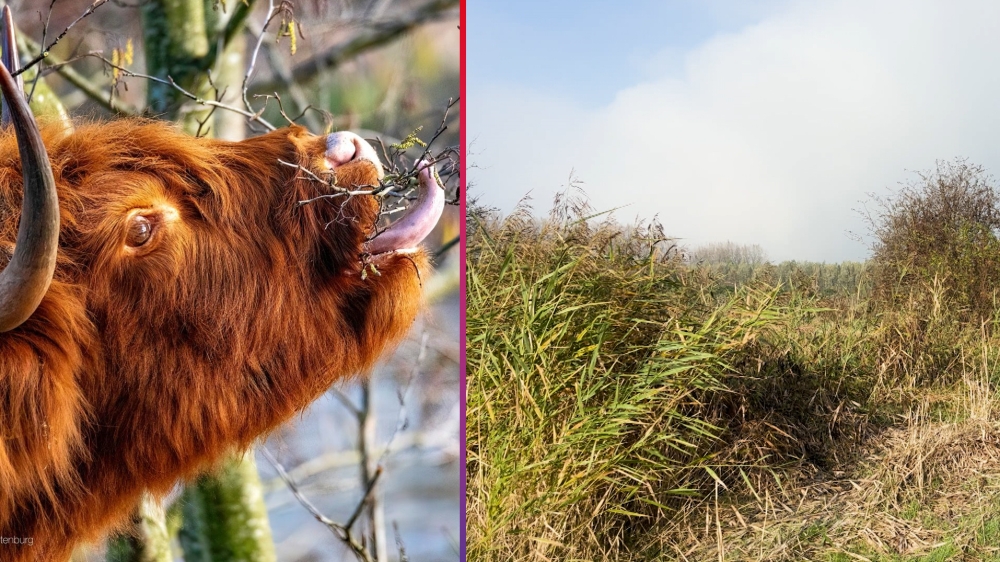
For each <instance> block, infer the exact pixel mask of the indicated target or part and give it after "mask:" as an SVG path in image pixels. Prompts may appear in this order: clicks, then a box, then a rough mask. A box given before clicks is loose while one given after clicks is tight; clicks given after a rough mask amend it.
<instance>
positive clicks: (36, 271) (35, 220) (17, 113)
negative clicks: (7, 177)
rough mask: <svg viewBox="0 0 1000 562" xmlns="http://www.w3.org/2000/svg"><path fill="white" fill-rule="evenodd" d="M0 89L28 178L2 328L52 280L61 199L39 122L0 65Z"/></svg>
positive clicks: (0, 313) (28, 308)
mask: <svg viewBox="0 0 1000 562" xmlns="http://www.w3.org/2000/svg"><path fill="white" fill-rule="evenodd" d="M0 94H2V95H3V101H4V106H5V108H6V109H8V110H9V112H10V118H11V123H12V124H13V125H14V133H15V134H16V135H17V147H18V150H19V151H20V153H21V175H22V176H23V177H24V203H23V204H22V206H21V222H20V224H19V225H18V227H17V246H16V247H15V249H14V256H13V257H12V258H11V259H10V263H8V264H7V267H6V268H5V269H4V270H3V271H2V272H0V332H7V331H9V330H13V329H14V328H16V327H18V326H20V325H21V324H22V323H23V322H24V321H25V320H27V319H28V317H30V316H31V314H32V313H33V312H35V309H36V308H38V305H39V303H41V302H42V297H44V296H45V292H46V291H47V290H48V288H49V284H50V283H51V282H52V275H53V273H54V272H55V269H56V250H57V249H58V246H59V199H58V197H57V196H56V182H55V178H53V177H52V167H51V166H50V165H49V157H48V154H46V152H45V145H43V144H42V136H41V134H40V133H39V132H38V125H36V124H35V118H34V117H33V116H32V114H31V109H29V108H28V103H27V102H26V101H24V96H23V95H22V94H21V91H20V90H18V88H17V83H16V81H15V80H14V78H12V77H11V75H10V72H8V71H7V68H6V67H3V65H0Z"/></svg>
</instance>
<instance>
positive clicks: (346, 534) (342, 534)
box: [260, 447, 374, 562]
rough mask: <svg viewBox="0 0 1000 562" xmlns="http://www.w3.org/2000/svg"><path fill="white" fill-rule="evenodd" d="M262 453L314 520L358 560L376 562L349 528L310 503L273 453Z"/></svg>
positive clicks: (264, 450) (261, 449) (262, 448)
mask: <svg viewBox="0 0 1000 562" xmlns="http://www.w3.org/2000/svg"><path fill="white" fill-rule="evenodd" d="M260 453H261V454H262V455H264V458H265V459H267V462H269V463H271V466H273V467H274V470H276V471H277V472H278V476H280V477H281V479H282V480H284V481H285V484H286V485H287V486H288V489H289V490H291V491H292V495H294V496H295V499H297V500H299V503H300V504H302V506H303V507H305V508H306V510H307V511H309V513H310V514H312V516H313V518H315V519H316V520H317V521H319V522H320V523H322V524H323V525H325V526H326V527H327V528H328V529H330V530H331V531H333V533H334V534H335V535H336V536H337V537H338V538H340V540H342V541H344V542H345V543H346V544H347V545H348V547H350V549H351V551H352V552H354V555H355V556H357V557H358V559H360V560H363V561H364V562H374V561H373V560H372V557H371V555H370V554H369V553H368V550H367V549H366V548H365V547H364V545H362V544H361V543H359V542H358V541H357V539H355V538H354V537H353V536H352V535H351V531H350V529H349V528H347V527H345V526H344V525H341V524H340V523H337V522H336V521H334V520H333V519H330V518H329V517H327V516H326V515H323V513H322V512H321V511H320V510H319V509H317V508H316V506H315V505H313V503H312V502H311V501H309V498H307V497H305V496H304V495H303V494H302V492H300V491H299V487H298V485H297V484H296V483H295V481H294V480H292V479H291V477H289V476H288V473H287V472H286V471H285V467H284V466H282V465H281V463H279V462H278V459H276V458H275V457H274V455H273V454H272V453H271V451H270V450H268V448H267V447H261V448H260ZM366 497H367V496H366ZM361 503H362V504H364V500H362V501H361Z"/></svg>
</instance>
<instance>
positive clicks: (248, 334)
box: [0, 68, 444, 560]
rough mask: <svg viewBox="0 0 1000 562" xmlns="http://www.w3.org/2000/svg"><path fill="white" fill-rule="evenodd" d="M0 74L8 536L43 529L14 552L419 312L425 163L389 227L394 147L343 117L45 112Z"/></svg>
mask: <svg viewBox="0 0 1000 562" xmlns="http://www.w3.org/2000/svg"><path fill="white" fill-rule="evenodd" d="M0 91H2V94H3V99H4V100H5V102H6V106H7V108H8V109H9V119H10V122H11V125H10V126H8V127H6V128H5V129H3V130H2V131H0V246H2V248H3V249H4V250H6V252H5V253H4V252H0V266H4V269H3V271H2V273H0V332H2V333H0V436H2V439H0V536H30V537H34V545H33V547H32V550H31V551H30V552H29V551H28V550H27V549H25V550H23V551H17V550H11V549H7V550H5V551H4V554H5V555H10V553H12V552H14V553H15V554H16V553H17V552H21V554H16V555H18V556H23V558H22V559H24V560H30V559H34V558H32V557H38V559H49V558H53V559H55V558H58V557H61V556H66V555H67V554H68V551H69V550H68V549H70V548H72V545H73V544H74V543H76V542H77V541H79V540H93V539H95V538H98V537H99V536H100V534H101V533H103V532H105V531H106V530H107V528H108V527H109V526H112V525H114V524H116V523H117V522H119V521H121V519H122V518H123V517H124V516H126V515H127V514H128V512H129V510H130V509H131V508H132V506H133V505H134V504H135V502H136V500H137V498H138V497H139V496H140V494H141V493H142V492H143V491H144V490H149V491H151V492H152V493H154V494H163V493H165V492H166V491H168V490H169V489H170V487H171V486H172V485H173V484H174V483H175V482H176V481H177V479H178V478H185V477H190V476H193V475H194V474H196V473H197V472H198V471H200V470H203V469H204V468H205V467H206V466H207V465H209V464H210V463H211V462H212V461H213V460H216V459H218V458H219V457H220V456H221V455H223V454H224V453H227V452H230V451H233V450H237V449H240V448H245V447H247V446H248V445H249V444H250V443H251V442H252V441H253V440H254V439H256V438H257V437H259V436H260V435H262V434H263V433H266V432H267V431H269V430H271V429H273V428H274V427H276V426H277V425H278V424H280V423H281V422H283V421H284V420H286V419H288V418H289V417H290V416H292V415H293V414H294V413H296V412H298V411H300V410H301V409H303V408H304V407H305V406H306V405H308V404H309V403H310V402H311V401H312V400H314V399H315V398H316V397H317V396H318V395H319V394H321V393H322V392H324V390H326V389H327V388H328V387H329V386H330V385H331V384H332V383H333V382H334V381H336V380H338V379H340V378H343V377H347V376H351V375H352V374H355V373H361V372H364V371H365V370H366V369H369V368H370V367H371V365H372V364H373V362H374V361H376V359H377V358H378V357H379V356H380V355H381V354H382V353H383V352H384V351H385V350H386V349H387V348H390V347H391V346H393V345H394V344H395V343H396V342H397V341H398V340H399V339H400V338H401V337H402V335H403V334H404V333H405V332H406V330H407V328H408V327H409V326H410V324H411V323H412V321H413V319H414V317H415V315H416V313H417V311H418V308H419V305H420V300H421V299H420V297H421V284H420V279H421V276H422V275H423V274H426V272H427V269H428V257H427V255H426V254H425V253H424V251H422V250H421V249H419V247H418V244H419V242H420V240H421V239H422V238H423V237H424V236H426V235H427V233H428V232H429V230H430V229H431V228H432V227H433V226H434V224H435V222H436V221H437V219H438V217H439V216H440V213H441V209H442V206H443V200H444V195H443V190H442V188H441V187H440V186H439V185H438V183H437V181H436V180H435V174H434V172H433V170H432V168H431V166H430V165H429V164H427V163H426V162H421V163H420V164H419V165H418V168H419V169H420V170H421V171H420V174H419V178H420V182H419V183H420V189H419V193H420V195H419V197H418V200H417V201H416V202H415V203H414V204H413V205H412V208H411V210H410V211H409V213H408V214H407V215H406V216H405V217H403V218H402V219H400V220H398V221H396V223H394V224H393V225H392V226H390V227H389V228H387V229H385V230H384V231H382V232H378V229H377V224H378V219H379V204H378V202H377V199H376V197H374V196H373V195H372V194H371V192H372V191H373V190H374V189H375V188H376V187H377V186H378V185H379V179H380V178H381V177H382V167H381V165H380V163H379V160H378V157H377V156H376V154H375V151H374V150H373V149H372V147H371V146H370V145H369V144H368V143H366V142H365V141H364V140H362V139H361V138H359V137H358V136H357V135H354V134H352V133H335V134H332V135H327V136H315V135H311V134H309V133H308V132H306V131H305V130H304V129H302V128H299V127H289V128H286V129H282V130H279V131H275V132H272V133H269V134H266V135H263V136H260V137H257V138H253V139H250V140H247V141H243V142H237V143H233V142H224V141H216V140H208V139H193V138H190V137H188V136H185V135H183V134H181V133H179V132H177V131H176V130H174V129H173V128H171V127H170V126H168V125H165V124H162V123H157V122H149V121H137V120H123V121H115V122H111V123H106V124H94V125H88V126H84V127H80V128H79V129H77V130H76V131H75V132H72V133H67V132H66V131H64V130H63V129H62V128H61V127H59V126H45V127H42V129H41V130H39V128H38V127H37V126H36V124H35V121H34V119H33V117H32V115H31V113H30V110H29V109H28V107H27V105H26V104H25V103H24V97H23V94H22V93H21V92H20V91H19V90H18V87H17V84H16V83H15V81H14V80H13V79H12V78H11V75H10V73H8V72H7V70H6V69H4V68H0ZM5 114H6V112H5ZM15 137H16V140H15ZM320 196H322V197H320ZM307 200H312V202H311V203H309V204H301V202H303V201H307ZM22 201H23V205H22ZM5 254H6V255H5ZM363 272H364V273H363Z"/></svg>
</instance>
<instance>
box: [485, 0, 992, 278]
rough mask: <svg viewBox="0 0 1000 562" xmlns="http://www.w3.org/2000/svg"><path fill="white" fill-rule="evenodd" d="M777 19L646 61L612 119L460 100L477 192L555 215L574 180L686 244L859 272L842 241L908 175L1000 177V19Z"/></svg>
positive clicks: (849, 9)
mask: <svg viewBox="0 0 1000 562" xmlns="http://www.w3.org/2000/svg"><path fill="white" fill-rule="evenodd" d="M781 10H782V11H781V12H780V13H774V14H772V15H771V16H769V17H766V18H764V19H762V20H761V21H760V22H759V23H757V24H755V25H752V26H749V27H746V28H744V29H742V30H741V31H739V32H737V33H733V34H727V35H719V36H716V37H714V38H712V39H711V40H709V41H707V42H705V43H703V44H702V45H700V46H698V47H697V48H695V49H693V50H690V51H688V52H686V53H680V54H678V53H677V52H676V51H674V52H671V51H669V50H665V52H664V53H663V54H662V55H660V56H659V59H660V60H661V61H669V64H660V63H657V62H656V59H657V57H652V58H651V60H653V62H652V63H651V64H650V65H649V66H648V68H649V69H650V74H649V75H648V76H647V78H646V79H645V81H643V82H642V83H639V84H635V85H632V86H629V87H627V88H624V89H622V90H620V91H619V92H618V94H617V96H616V97H615V99H614V101H613V102H612V103H610V104H608V105H607V106H604V107H599V108H582V107H579V106H576V105H574V104H573V102H572V100H564V99H557V98H553V97H551V96H546V95H545V93H544V92H537V91H533V90H532V88H530V86H526V85H509V84H508V85H504V84H484V83H470V84H468V103H469V109H468V121H469V131H470V135H471V136H470V138H473V139H476V144H475V147H474V148H475V150H476V152H477V154H473V156H472V158H471V162H472V163H474V164H478V165H479V166H481V167H483V169H480V170H473V173H472V174H471V179H472V180H473V181H474V182H475V183H476V185H477V186H478V187H477V189H476V191H477V192H478V193H479V194H481V195H482V196H483V200H484V201H485V202H488V203H491V204H494V205H497V206H500V207H501V208H504V209H509V208H510V206H512V205H513V203H514V202H515V201H516V200H517V199H519V198H520V197H521V196H522V195H524V194H525V193H526V192H527V191H528V190H529V189H530V190H533V195H534V199H535V201H536V205H537V206H538V207H539V208H541V209H545V208H547V205H548V203H549V201H550V200H551V195H552V194H553V193H554V192H555V191H556V190H557V189H558V188H559V186H560V185H563V184H565V182H566V178H567V176H568V174H569V171H570V169H571V168H575V169H576V172H577V175H578V176H579V177H580V178H581V179H582V180H583V181H584V182H585V189H586V191H587V193H588V194H589V195H590V196H591V198H592V200H593V203H594V205H595V207H597V208H598V209H606V208H611V207H615V206H618V205H621V204H623V203H632V205H631V206H629V207H628V208H627V209H626V210H624V211H619V212H618V213H617V215H618V216H619V217H622V218H623V219H628V218H631V217H633V216H636V215H639V216H643V217H651V216H652V215H653V214H656V213H658V214H659V215H660V218H661V220H662V221H663V222H664V224H665V225H666V226H667V230H668V232H669V233H671V234H673V235H676V236H680V237H683V238H685V239H686V240H687V241H688V243H689V244H692V245H697V244H699V243H704V242H709V241H721V240H727V239H728V240H734V241H739V242H745V243H759V244H761V245H762V246H764V247H765V248H766V249H767V250H768V252H769V254H770V256H771V257H772V259H793V258H794V259H816V260H827V261H833V260H841V259H847V258H853V259H857V258H861V257H863V256H864V255H865V253H866V251H865V248H864V247H863V246H861V245H860V244H858V243H856V242H853V241H851V240H849V239H848V238H847V236H846V235H845V231H846V230H852V231H858V230H861V229H862V226H861V225H860V220H859V218H858V216H857V214H856V213H855V212H854V211H853V209H855V208H857V207H858V206H859V203H858V202H859V201H860V200H863V199H866V195H865V194H866V193H867V192H872V191H875V192H881V191H882V190H883V189H885V188H886V187H891V186H893V185H895V184H896V183H897V182H899V181H904V180H909V179H912V177H913V176H912V174H909V173H907V172H906V170H924V169H928V168H931V167H933V165H934V161H935V160H936V159H951V158H953V157H956V156H967V157H970V158H971V159H972V161H973V162H976V163H981V164H984V165H985V166H987V168H988V169H990V170H994V171H996V170H1000V151H997V150H996V149H995V148H994V147H996V146H997V145H998V142H997V140H998V136H1000V128H998V124H1000V67H998V65H997V61H1000V3H993V2H988V1H983V2H971V1H969V2H952V3H943V2H937V1H931V0H924V1H903V0H897V1H885V2H875V3H873V2H867V1H864V2H863V1H860V0H842V1H837V2H824V3H817V2H805V1H803V2H798V3H788V4H783V5H782V8H781ZM611 43H613V41H612V42H611ZM564 55H565V56H572V54H571V53H566V54H564V53H549V54H547V56H553V57H559V56H564ZM678 57H680V62H679V63H678ZM473 63H474V61H473ZM525 63H526V64H530V61H526V62H525ZM623 64H625V62H623ZM657 69H659V70H657ZM678 69H680V70H678ZM593 79H594V80H600V79H601V72H600V68H595V69H594V74H593ZM473 195H476V192H473Z"/></svg>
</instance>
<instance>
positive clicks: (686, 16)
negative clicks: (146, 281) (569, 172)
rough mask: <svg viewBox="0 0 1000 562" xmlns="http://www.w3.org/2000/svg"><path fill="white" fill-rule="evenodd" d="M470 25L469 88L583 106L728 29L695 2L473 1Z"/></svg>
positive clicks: (605, 98)
mask: <svg viewBox="0 0 1000 562" xmlns="http://www.w3.org/2000/svg"><path fill="white" fill-rule="evenodd" d="M626 4H627V5H628V9H624V8H623V7H624V6H625V5H626ZM467 18H468V25H469V29H470V30H474V33H472V34H470V36H469V41H468V47H467V49H468V52H467V56H468V58H469V61H470V62H471V64H469V66H468V80H469V82H470V83H489V82H496V81H503V82H529V83H531V84H533V85H535V86H537V87H539V88H542V89H545V90H547V91H550V92H554V93H558V94H560V95H566V96H572V97H574V98H575V99H576V100H578V101H579V102H580V103H582V104H588V105H590V104H598V103H608V102H610V101H611V100H612V99H613V97H614V95H615V93H617V91H618V90H619V89H620V88H621V87H622V86H623V85H627V84H631V83H634V82H636V81H638V80H639V79H640V78H641V77H642V76H643V73H644V68H645V66H646V65H647V64H648V61H650V60H652V59H653V57H655V56H656V55H657V54H658V53H659V52H660V51H662V50H663V49H664V48H667V47H672V48H676V49H686V48H690V47H692V46H694V45H697V44H698V43H700V42H702V41H704V40H706V39H708V38H710V37H711V36H712V35H714V34H715V33H717V32H719V31H720V30H722V29H724V28H725V27H727V25H728V26H730V27H732V26H733V23H732V22H726V21H723V20H720V18H718V17H717V15H716V13H715V12H714V11H713V10H712V9H711V8H710V7H709V4H708V3H707V2H696V1H683V2H664V1H662V0H660V1H656V0H642V1H636V2H629V3H624V2H613V1H606V0H605V1H593V2H587V1H583V2H580V1H577V2H567V1H547V2H537V1H536V2H532V1H527V0H512V1H507V2H505V1H494V0H485V1H484V0H473V1H471V2H469V4H468V15H467Z"/></svg>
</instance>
